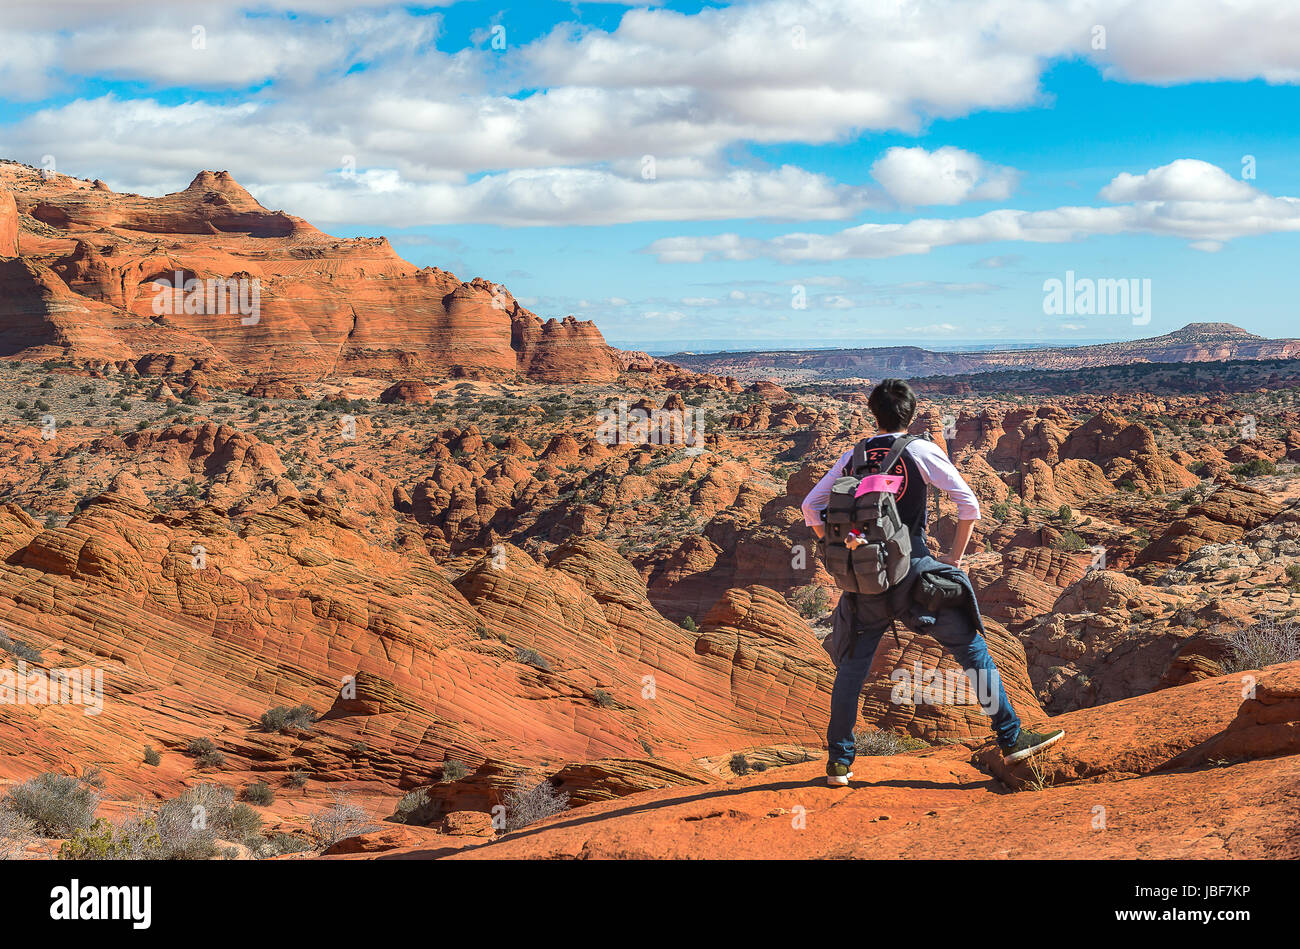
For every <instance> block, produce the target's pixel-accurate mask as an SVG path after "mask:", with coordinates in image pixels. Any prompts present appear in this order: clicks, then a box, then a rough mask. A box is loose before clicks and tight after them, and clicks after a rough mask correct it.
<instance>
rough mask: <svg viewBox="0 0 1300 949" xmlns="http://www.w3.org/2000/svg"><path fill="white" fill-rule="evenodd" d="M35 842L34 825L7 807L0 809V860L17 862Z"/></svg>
mask: <svg viewBox="0 0 1300 949" xmlns="http://www.w3.org/2000/svg"><path fill="white" fill-rule="evenodd" d="M35 840H36V825H34V824H33V823H32V822H31V821H30V820H28V819H27V818H26V817H24V816H23V815H22V814H19V813H18V812H17V811H13V810H10V809H9V808H7V807H0V860H17V859H20V858H21V857H22V856H23V853H24V851H25V850H26V848H27V845H28V844H30V843H32V842H34V841H35Z"/></svg>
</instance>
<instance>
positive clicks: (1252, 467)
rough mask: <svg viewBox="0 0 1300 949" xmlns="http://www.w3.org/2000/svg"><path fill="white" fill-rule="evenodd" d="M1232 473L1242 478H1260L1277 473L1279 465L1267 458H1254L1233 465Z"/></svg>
mask: <svg viewBox="0 0 1300 949" xmlns="http://www.w3.org/2000/svg"><path fill="white" fill-rule="evenodd" d="M1232 473H1233V474H1234V475H1236V476H1237V477H1240V478H1259V477H1262V476H1264V475H1275V474H1277V465H1276V464H1274V463H1273V462H1271V461H1269V460H1268V459H1267V458H1252V459H1251V460H1250V461H1248V462H1246V463H1245V464H1240V465H1233V466H1232Z"/></svg>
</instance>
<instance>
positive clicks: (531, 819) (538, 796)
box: [505, 780, 569, 833]
mask: <svg viewBox="0 0 1300 949" xmlns="http://www.w3.org/2000/svg"><path fill="white" fill-rule="evenodd" d="M505 806H506V827H505V829H506V832H507V833H511V832H513V831H516V830H520V829H522V828H524V827H527V826H528V825H529V824H535V823H537V822H538V821H539V820H543V819H545V818H547V817H550V816H552V815H554V814H560V813H562V812H564V811H567V810H568V809H569V794H568V792H567V791H559V790H557V789H556V788H555V786H554V785H553V784H551V782H550V781H546V780H543V781H541V782H539V783H538V784H535V785H533V786H531V787H530V786H529V785H528V783H527V782H525V781H522V780H521V781H520V782H519V783H518V784H516V785H515V786H514V788H513V789H512V790H510V791H508V792H506V799H505Z"/></svg>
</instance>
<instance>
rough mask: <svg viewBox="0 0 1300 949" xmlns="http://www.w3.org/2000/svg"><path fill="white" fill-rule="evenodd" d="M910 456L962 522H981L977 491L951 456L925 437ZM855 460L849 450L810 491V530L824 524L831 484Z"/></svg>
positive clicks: (806, 513)
mask: <svg viewBox="0 0 1300 949" xmlns="http://www.w3.org/2000/svg"><path fill="white" fill-rule="evenodd" d="M885 434H893V435H906V434H907V433H906V432H892V433H885ZM903 453H904V454H906V455H907V456H908V457H909V458H911V459H912V461H913V462H914V463H915V464H916V467H917V468H918V469H920V471H921V476H922V477H923V478H924V479H925V483H926V484H928V485H933V486H934V487H936V488H938V489H939V490H940V491H942V492H943V493H944V494H946V495H948V497H950V498H952V499H953V500H954V501H955V502H956V503H957V516H958V517H959V518H961V519H962V520H964V521H966V520H970V521H978V520H979V519H980V502H979V499H978V498H976V497H975V492H974V491H972V490H971V489H970V485H968V484H967V483H966V479H965V478H963V477H962V476H961V474H960V473H958V471H957V469H956V468H955V467H953V463H952V462H951V461H950V460H949V459H948V456H947V455H946V454H945V453H944V451H943V449H942V448H940V447H939V446H938V445H936V444H935V443H934V442H932V441H928V440H926V439H924V438H918V439H917V440H916V441H914V442H909V443H908V445H907V447H906V448H904V449H903ZM852 457H853V448H849V450H848V451H846V452H845V453H844V454H842V455H840V458H839V460H838V461H837V462H835V464H834V465H832V466H831V468H830V470H829V471H827V472H826V474H824V475H822V479H821V480H820V481H818V482H817V485H816V487H814V488H813V489H812V490H811V491H809V492H808V496H807V497H806V498H804V499H803V504H802V506H801V507H802V510H803V522H804V523H805V524H807V525H808V526H809V527H812V526H814V525H817V524H821V523H822V515H821V512H822V511H823V510H825V509H826V505H827V503H829V501H830V497H831V485H833V484H834V483H835V479H836V478H838V477H839V476H840V474H841V473H842V472H843V471H844V466H845V465H847V464H848V463H849V461H850V459H852Z"/></svg>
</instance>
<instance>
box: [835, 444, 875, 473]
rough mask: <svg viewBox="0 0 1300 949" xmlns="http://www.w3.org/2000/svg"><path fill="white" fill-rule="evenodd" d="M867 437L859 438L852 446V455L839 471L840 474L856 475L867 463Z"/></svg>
mask: <svg viewBox="0 0 1300 949" xmlns="http://www.w3.org/2000/svg"><path fill="white" fill-rule="evenodd" d="M869 441H871V439H869V438H859V439H858V443H857V444H856V445H854V446H853V456H852V457H851V458H849V462H848V464H846V465H845V466H844V470H843V471H841V472H840V474H842V475H856V474H857V472H859V471H861V470H862V468H863V466H864V465H866V463H867V442H869Z"/></svg>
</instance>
